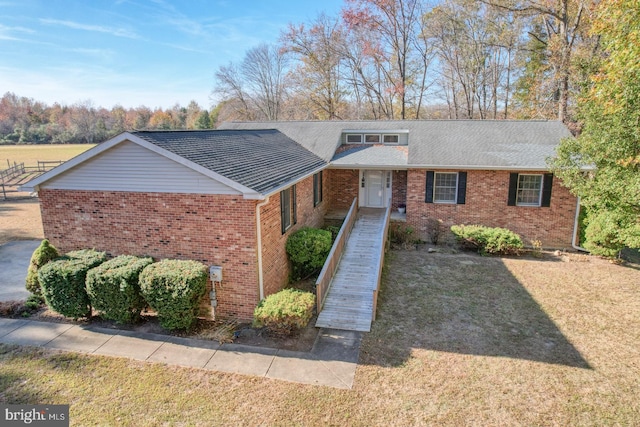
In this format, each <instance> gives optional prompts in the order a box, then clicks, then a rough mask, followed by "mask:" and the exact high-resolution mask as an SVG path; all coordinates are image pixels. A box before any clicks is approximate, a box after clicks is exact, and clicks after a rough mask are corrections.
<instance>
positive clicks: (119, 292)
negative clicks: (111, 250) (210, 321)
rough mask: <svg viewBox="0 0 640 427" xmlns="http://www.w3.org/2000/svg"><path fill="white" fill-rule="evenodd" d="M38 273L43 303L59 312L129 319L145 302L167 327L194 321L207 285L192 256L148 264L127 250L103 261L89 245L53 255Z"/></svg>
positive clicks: (204, 270)
mask: <svg viewBox="0 0 640 427" xmlns="http://www.w3.org/2000/svg"><path fill="white" fill-rule="evenodd" d="M36 251H38V250H36ZM35 255H36V254H35V253H34V257H35ZM37 276H38V283H39V288H41V292H42V295H43V297H44V299H45V302H46V303H47V305H48V306H49V308H51V309H52V310H54V311H56V312H58V313H60V314H62V315H63V316H66V317H71V318H73V319H78V318H80V317H90V316H91V311H92V308H95V309H96V310H99V311H100V312H101V313H102V316H103V317H104V318H106V319H112V320H115V321H116V322H119V323H131V322H133V321H135V320H137V319H138V318H139V316H140V312H141V311H142V309H143V308H145V307H146V306H147V305H149V306H150V307H151V308H152V309H153V310H155V311H156V312H157V313H158V319H159V321H160V324H161V325H162V326H163V327H164V328H166V329H170V330H173V329H188V328H189V327H191V326H192V325H193V323H194V322H195V320H196V319H197V314H198V309H199V305H200V301H201V299H202V297H203V296H204V294H205V291H206V284H207V268H206V266H205V265H204V264H202V263H199V262H196V261H178V260H163V261H160V262H158V263H153V260H152V259H151V258H139V257H134V256H130V255H121V256H118V257H116V258H113V259H111V260H109V261H107V257H106V254H105V253H104V252H97V251H94V250H81V251H75V252H69V253H68V254H66V255H64V256H62V257H58V258H56V259H54V260H52V261H50V262H48V263H46V264H44V265H42V266H40V267H39V268H38V270H37ZM33 289H35V287H33ZM34 293H35V292H34Z"/></svg>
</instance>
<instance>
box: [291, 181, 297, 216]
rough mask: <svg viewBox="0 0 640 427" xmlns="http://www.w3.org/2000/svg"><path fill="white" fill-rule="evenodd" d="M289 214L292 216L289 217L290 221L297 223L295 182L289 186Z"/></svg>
mask: <svg viewBox="0 0 640 427" xmlns="http://www.w3.org/2000/svg"><path fill="white" fill-rule="evenodd" d="M291 216H292V217H293V218H292V219H291V222H292V223H293V224H297V223H298V206H297V203H296V185H295V184H293V185H292V186H291Z"/></svg>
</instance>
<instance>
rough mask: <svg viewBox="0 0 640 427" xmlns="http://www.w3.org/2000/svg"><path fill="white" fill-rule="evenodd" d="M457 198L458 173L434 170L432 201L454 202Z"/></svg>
mask: <svg viewBox="0 0 640 427" xmlns="http://www.w3.org/2000/svg"><path fill="white" fill-rule="evenodd" d="M457 200H458V173H457V172H436V173H435V175H434V182H433V203H450V204H455V203H456V202H457Z"/></svg>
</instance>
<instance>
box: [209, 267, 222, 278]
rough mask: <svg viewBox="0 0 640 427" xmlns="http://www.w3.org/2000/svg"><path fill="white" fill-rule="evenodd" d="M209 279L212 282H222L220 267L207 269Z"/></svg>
mask: <svg viewBox="0 0 640 427" xmlns="http://www.w3.org/2000/svg"><path fill="white" fill-rule="evenodd" d="M209 277H211V281H212V282H222V267H221V266H217V265H212V266H211V267H209Z"/></svg>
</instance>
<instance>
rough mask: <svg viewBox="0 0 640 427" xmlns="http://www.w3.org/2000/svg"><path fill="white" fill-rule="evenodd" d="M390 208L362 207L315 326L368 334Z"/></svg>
mask: <svg viewBox="0 0 640 427" xmlns="http://www.w3.org/2000/svg"><path fill="white" fill-rule="evenodd" d="M389 212H390V211H389V209H375V208H361V209H360V210H359V211H358V212H357V217H356V220H355V223H354V225H353V229H352V230H351V233H350V235H349V237H348V238H347V240H346V243H345V245H344V250H343V253H342V257H341V258H340V261H339V263H338V266H337V269H336V271H335V274H334V276H333V280H332V281H331V284H330V286H329V290H328V291H327V294H326V297H325V298H324V301H323V303H322V304H321V306H320V309H319V311H320V312H319V314H318V320H317V321H316V327H318V328H331V329H343V330H349V331H362V332H369V331H370V330H371V322H372V321H373V319H374V317H375V309H376V301H377V296H378V289H379V284H380V276H381V273H382V264H383V262H384V252H385V246H386V237H387V231H388V225H389Z"/></svg>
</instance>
